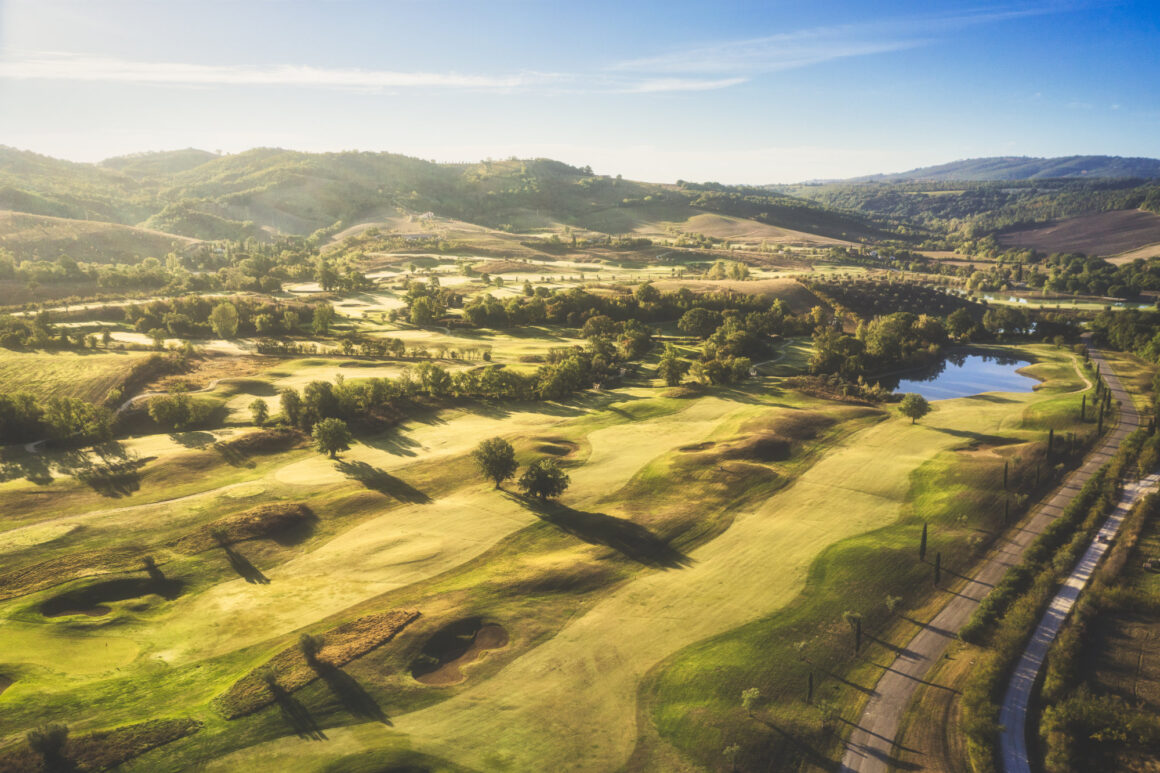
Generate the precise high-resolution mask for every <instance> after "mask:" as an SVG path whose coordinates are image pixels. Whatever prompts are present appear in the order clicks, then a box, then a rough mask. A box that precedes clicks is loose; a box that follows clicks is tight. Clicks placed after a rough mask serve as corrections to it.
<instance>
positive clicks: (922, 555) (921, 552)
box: [918, 521, 926, 561]
mask: <svg viewBox="0 0 1160 773" xmlns="http://www.w3.org/2000/svg"><path fill="white" fill-rule="evenodd" d="M918 560H919V561H925V560H926V522H925V521H923V523H922V540H921V541H920V542H919V543H918Z"/></svg>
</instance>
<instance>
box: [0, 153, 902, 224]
mask: <svg viewBox="0 0 1160 773" xmlns="http://www.w3.org/2000/svg"><path fill="white" fill-rule="evenodd" d="M0 208H4V209H8V210H12V211H17V212H24V213H28V214H36V215H42V216H51V217H62V218H71V219H80V220H94V221H104V222H110V223H118V224H120V225H126V226H139V227H145V228H148V229H151V230H156V231H163V232H168V233H173V234H177V235H180V236H185V237H189V238H195V239H223V238H230V239H246V238H267V237H269V236H271V235H297V236H308V235H310V234H312V233H314V232H316V231H318V230H320V229H328V230H331V229H333V230H342V229H345V228H349V227H350V226H353V225H357V224H359V223H365V222H373V221H374V220H375V218H376V217H377V216H378V215H379V214H381V213H382V212H384V211H399V210H403V211H407V212H412V213H425V212H430V213H433V214H434V215H436V216H439V217H444V218H451V219H454V220H458V221H464V222H467V223H472V224H476V225H480V226H484V227H487V228H493V229H499V230H503V231H508V232H520V233H527V232H534V231H556V232H560V231H563V230H565V229H572V230H573V231H576V230H581V231H596V232H599V233H605V234H615V235H620V234H632V233H640V232H642V231H649V230H653V229H655V228H658V227H663V226H660V225H659V224H667V223H676V224H677V225H676V227H677V230H686V231H689V230H692V229H691V228H690V227H686V226H684V225H683V224H684V223H686V222H688V221H690V220H692V219H694V218H696V217H697V216H698V215H701V214H704V213H712V214H714V215H720V216H723V217H726V218H729V217H732V218H741V219H743V220H748V221H753V223H754V225H753V226H751V227H749V226H741V227H738V228H736V229H735V230H737V231H738V232H740V233H757V232H759V231H760V230H761V229H762V228H772V229H775V231H777V232H778V233H780V232H781V231H785V232H787V233H788V232H793V233H802V232H804V233H805V234H813V235H817V236H820V237H824V238H826V239H838V240H850V239H861V238H876V237H890V236H893V235H896V234H894V233H893V232H892V231H891V229H890V225H889V224H888V223H886V222H884V221H883V219H881V218H875V217H872V216H866V215H861V214H858V213H854V212H838V211H834V210H832V209H829V208H827V207H826V206H825V205H822V204H818V203H815V202H812V201H808V200H805V199H802V198H798V197H794V196H790V195H786V194H785V193H780V192H774V191H765V190H761V189H754V188H735V187H727V186H696V185H685V186H679V187H678V186H672V185H660V184H653V183H644V182H635V181H630V180H624V179H621V178H619V177H616V178H613V177H610V176H606V175H596V174H593V173H592V172H591V170H590V169H588V168H579V167H574V166H570V165H568V164H565V163H562V162H559V161H553V160H550V159H524V160H520V159H507V160H503V161H484V162H480V163H476V164H437V163H434V162H430V161H424V160H422V159H417V158H411V157H408V156H402V155H398V154H392V153H367V152H344V153H301V152H297V151H291V150H282V149H278V148H256V149H253V150H249V151H245V152H243V153H237V154H233V155H224V156H218V155H215V154H213V153H208V152H206V151H200V150H194V149H188V150H182V151H173V152H169V153H149V154H141V155H135V156H125V157H120V158H114V159H109V160H107V161H104V162H102V163H100V164H75V163H72V162H67V161H59V160H57V159H52V158H48V157H46V156H40V155H38V154H35V153H28V152H25V151H19V150H15V149H12V148H3V147H0ZM779 229H780V230H779Z"/></svg>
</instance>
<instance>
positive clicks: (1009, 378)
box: [882, 351, 1039, 400]
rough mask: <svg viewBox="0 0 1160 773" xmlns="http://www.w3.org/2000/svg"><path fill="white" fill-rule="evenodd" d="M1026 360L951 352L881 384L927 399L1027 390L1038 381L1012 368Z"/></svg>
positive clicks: (945, 398)
mask: <svg viewBox="0 0 1160 773" xmlns="http://www.w3.org/2000/svg"><path fill="white" fill-rule="evenodd" d="M1028 364H1030V361H1029V360H1026V359H1022V358H1020V357H1012V356H1008V355H994V354H970V353H967V352H962V351H959V352H951V353H950V354H947V355H946V356H945V357H943V359H942V360H940V361H939V362H937V363H934V364H932V365H930V366H928V367H925V368H922V369H921V370H914V371H910V372H908V373H906V374H902V375H899V376H895V377H894V378H884V379H882V386H884V387H886V388H887V389H890V390H892V391H894V392H902V393H907V392H917V393H918V394H920V395H922V396H923V397H925V398H926V399H927V400H948V399H950V398H952V397H969V396H971V395H977V394H981V393H983V392H1030V391H1031V390H1032V389H1034V387H1035V385H1036V384H1037V383H1039V382H1038V381H1036V380H1035V379H1033V378H1031V377H1030V376H1024V375H1022V374H1020V373H1017V372H1016V371H1017V370H1018V369H1019V368H1021V367H1023V366H1024V365H1028Z"/></svg>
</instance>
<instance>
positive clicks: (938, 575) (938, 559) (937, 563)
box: [934, 553, 942, 588]
mask: <svg viewBox="0 0 1160 773" xmlns="http://www.w3.org/2000/svg"><path fill="white" fill-rule="evenodd" d="M941 580H942V553H935V554H934V586H935V587H936V588H937V587H938V584H939V582H940V581H941Z"/></svg>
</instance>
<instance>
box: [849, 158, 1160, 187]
mask: <svg viewBox="0 0 1160 773" xmlns="http://www.w3.org/2000/svg"><path fill="white" fill-rule="evenodd" d="M1067 178H1087V179H1097V178H1105V179H1106V178H1113V179H1125V178H1131V179H1145V180H1152V179H1158V178H1160V159H1155V158H1124V157H1121V156H1059V157H1056V158H1035V157H1032V156H992V157H988V158H968V159H964V160H961V161H952V162H951V163H949V164H939V165H938V166H925V167H920V168H918V169H911V170H910V171H908V172H897V173H895V174H875V175H868V176H866V177H855V178H853V179H850V180H846V181H845V182H851V183H855V182H907V181H921V180H930V181H933V182H942V181H957V180H961V181H963V182H989V181H994V182H1001V181H1003V180H1046V179H1067Z"/></svg>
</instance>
